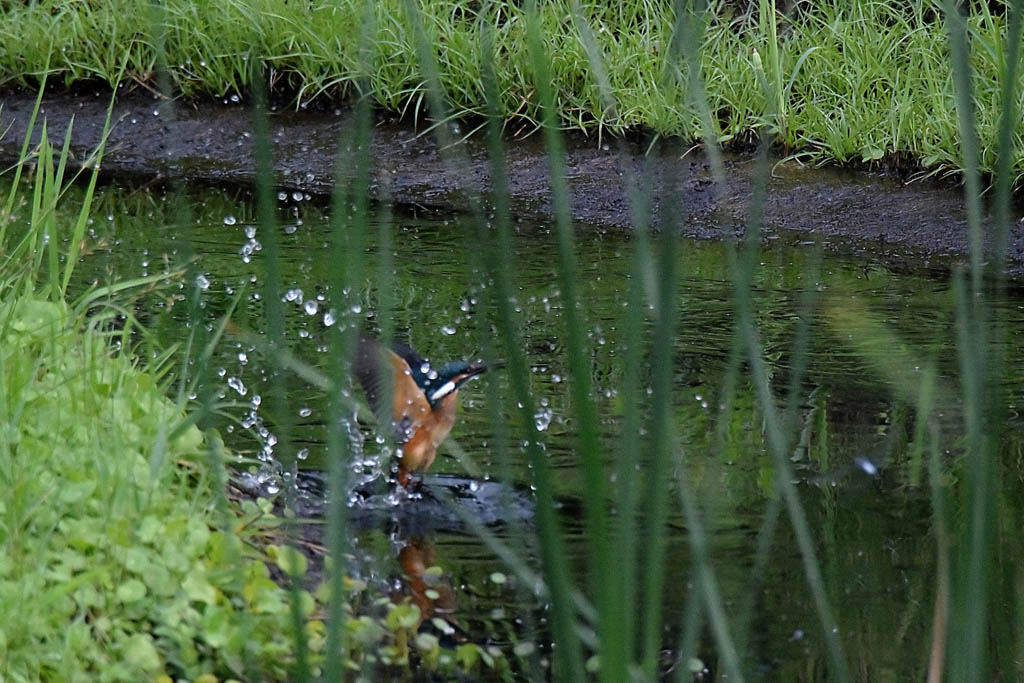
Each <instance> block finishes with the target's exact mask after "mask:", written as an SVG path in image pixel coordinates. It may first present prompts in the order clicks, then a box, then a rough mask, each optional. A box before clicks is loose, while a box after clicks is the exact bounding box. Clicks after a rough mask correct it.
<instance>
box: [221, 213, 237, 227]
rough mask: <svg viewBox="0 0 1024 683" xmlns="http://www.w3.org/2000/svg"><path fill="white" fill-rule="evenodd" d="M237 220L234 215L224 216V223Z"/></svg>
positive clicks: (227, 223)
mask: <svg viewBox="0 0 1024 683" xmlns="http://www.w3.org/2000/svg"><path fill="white" fill-rule="evenodd" d="M237 222H238V219H237V218H235V217H234V216H231V215H227V216H224V225H234V224H235V223H237Z"/></svg>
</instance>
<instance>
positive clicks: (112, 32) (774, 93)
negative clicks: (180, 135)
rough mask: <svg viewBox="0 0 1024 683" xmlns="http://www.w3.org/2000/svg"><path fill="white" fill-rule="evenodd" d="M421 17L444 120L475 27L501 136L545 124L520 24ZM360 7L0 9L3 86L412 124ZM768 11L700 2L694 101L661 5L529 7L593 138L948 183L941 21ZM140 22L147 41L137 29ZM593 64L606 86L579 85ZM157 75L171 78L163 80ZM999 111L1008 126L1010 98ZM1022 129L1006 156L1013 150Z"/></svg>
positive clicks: (405, 48) (420, 101) (990, 81)
mask: <svg viewBox="0 0 1024 683" xmlns="http://www.w3.org/2000/svg"><path fill="white" fill-rule="evenodd" d="M417 5H418V6H419V7H420V9H419V10H418V12H419V13H420V14H422V26H423V31H422V33H423V35H424V37H425V38H426V40H427V41H428V42H429V44H431V45H437V46H439V48H438V49H437V50H436V51H435V57H436V61H437V73H436V81H437V83H438V84H439V86H440V89H441V92H439V93H438V96H440V97H443V99H444V101H445V102H446V111H447V112H448V114H447V115H448V116H453V117H476V118H479V117H481V116H483V115H484V114H485V112H486V111H487V105H486V93H485V90H486V85H485V78H484V73H483V70H482V68H481V63H482V61H481V48H482V45H483V44H484V41H483V40H482V36H483V31H484V26H485V25H487V26H489V27H490V28H491V29H492V30H493V32H494V40H495V41H496V42H497V45H498V48H499V50H498V52H497V54H496V58H495V60H494V64H493V66H494V75H495V79H496V87H497V97H498V102H499V110H500V112H501V115H502V116H503V117H504V118H505V119H506V120H507V121H508V123H509V124H510V125H509V127H508V130H510V131H520V130H523V126H522V125H521V123H517V119H518V120H521V121H522V122H525V123H526V124H527V125H526V127H525V129H526V130H530V129H532V128H533V126H534V125H536V124H538V123H539V122H540V119H541V114H540V111H541V99H540V96H539V93H538V91H537V89H536V88H535V87H534V85H533V80H532V77H531V73H532V66H531V63H530V56H529V52H530V51H529V50H528V49H527V42H528V41H527V30H526V29H527V23H528V22H527V21H526V9H525V6H521V3H511V2H493V3H479V2H477V1H476V0H472V1H471V0H432V1H431V2H423V3H417ZM970 5H971V7H972V14H971V16H970V17H969V19H968V22H967V30H968V32H969V35H970V37H971V40H972V43H973V44H974V46H975V49H974V50H973V52H972V55H971V67H972V69H973V70H974V71H975V73H976V74H977V78H976V79H975V83H976V89H975V97H976V102H977V107H976V110H977V112H978V123H977V130H978V133H979V139H980V148H979V163H978V168H979V170H980V171H982V172H984V173H992V172H994V171H995V170H996V164H997V161H996V159H997V154H996V147H997V144H996V143H997V138H998V137H999V132H998V124H997V120H996V119H997V116H998V112H999V111H1000V106H999V103H1000V97H999V94H1000V91H999V87H998V82H999V79H998V76H999V75H1001V74H1002V73H1003V72H1004V71H1005V66H1006V65H1005V59H1004V53H1003V51H1002V49H1001V45H1002V44H1003V41H1004V36H1005V32H1006V19H1005V17H1004V16H1002V15H996V14H993V13H992V12H990V11H989V10H987V9H986V5H985V3H970ZM360 6H361V3H358V2H351V1H342V2H328V1H326V0H315V1H313V2H289V3H281V2H277V1H276V0H234V1H233V2H211V1H209V0H200V1H194V0H170V1H169V2H167V3H163V4H162V5H161V7H162V10H161V12H160V14H158V15H154V13H153V12H151V11H150V3H149V2H148V1H147V0H118V1H116V2H109V3H88V2H80V3H65V2H56V1H43V2H33V3H25V4H23V3H14V2H10V3H4V4H3V5H0V45H2V46H3V49H2V50H0V82H2V83H6V84H23V85H26V86H28V87H33V88H34V87H35V86H36V84H37V83H38V79H39V78H40V76H41V75H43V74H49V75H50V76H51V77H53V78H54V79H55V80H62V81H63V82H64V83H66V84H70V83H76V82H81V81H89V80H99V81H105V82H107V83H111V84H113V83H114V82H117V80H118V79H119V78H120V77H121V75H122V68H124V69H125V73H124V75H125V76H126V77H127V78H130V79H132V80H134V81H136V82H138V83H140V84H143V85H144V86H145V87H147V88H151V89H156V88H157V87H158V84H157V79H156V74H157V73H164V74H166V79H165V80H166V83H169V84H170V87H171V89H172V93H175V94H177V93H180V94H184V95H186V96H204V95H212V96H216V97H219V98H225V99H226V98H227V97H228V96H231V95H236V94H239V93H240V94H241V95H242V96H243V97H248V96H249V95H250V94H251V93H252V88H251V86H252V74H253V73H254V72H253V70H252V69H251V68H250V66H249V60H250V58H251V59H254V60H255V59H258V58H260V57H262V61H263V62H264V65H265V71H264V70H261V71H260V73H265V74H267V76H266V80H267V82H268V83H269V85H270V87H271V89H272V90H275V91H278V92H280V93H283V94H285V95H286V96H288V97H294V100H295V102H296V103H297V104H303V105H304V104H306V103H309V102H316V101H318V100H320V101H323V100H331V101H338V100H341V99H344V98H346V97H349V96H351V95H352V94H353V93H354V92H357V91H358V92H363V93H366V94H369V95H370V96H371V98H372V100H373V102H374V103H375V104H376V105H377V106H379V107H382V108H384V109H387V110H391V111H399V112H405V113H406V114H408V115H409V116H411V117H415V118H421V117H423V116H425V115H426V107H425V106H424V105H425V104H426V100H427V98H428V97H429V93H430V88H429V87H428V84H429V83H431V82H433V80H432V79H434V78H435V76H432V75H431V74H428V73H426V72H424V71H423V70H422V69H420V67H419V64H420V60H419V59H418V57H417V47H416V40H417V39H416V36H415V30H414V29H413V24H411V23H410V14H409V11H408V6H407V5H406V3H404V2H402V0H387V1H386V2H379V3H374V8H375V16H374V21H373V22H372V24H371V25H372V33H371V34H369V35H368V36H367V42H368V44H369V56H368V59H367V60H364V61H367V62H368V68H367V69H360V66H359V62H360V59H361V58H360V57H359V48H358V45H359V44H360V43H361V42H362V40H363V39H362V38H361V36H363V35H366V34H365V33H364V32H363V31H362V29H361V27H362V26H363V25H364V22H363V20H362V18H361V16H360V10H359V7H360ZM775 6H776V3H775V2H773V1H772V0H762V1H761V2H756V3H752V4H751V8H752V9H751V10H750V11H749V12H746V13H738V12H737V9H736V5H735V4H732V3H726V2H719V3H712V7H711V9H710V11H709V12H708V13H706V14H704V15H703V17H702V23H703V24H704V26H703V32H702V40H701V46H700V48H701V49H700V51H699V63H700V72H701V75H702V77H703V78H702V81H703V84H704V91H703V93H702V96H701V97H699V98H697V99H694V98H692V97H690V93H688V92H687V86H685V84H686V83H687V82H689V81H688V80H687V79H686V78H682V79H679V80H678V81H674V80H672V79H666V78H665V75H666V73H667V72H674V71H678V72H680V73H682V72H684V71H687V70H688V68H689V67H687V66H686V62H680V61H678V60H674V59H673V58H672V57H671V54H672V50H671V47H670V42H671V39H672V35H673V30H674V28H673V27H674V25H675V16H674V9H673V8H674V3H672V2H670V1H669V0H631V1H630V2H624V3H612V4H608V3H598V2H588V3H576V2H571V1H570V0H557V1H554V2H545V3H540V4H539V7H538V11H537V26H538V30H539V32H540V35H542V36H543V40H544V44H545V46H546V48H547V49H548V53H549V54H550V55H552V57H551V63H550V73H551V83H552V85H553V86H554V87H553V92H552V96H553V98H554V102H555V107H556V108H557V120H558V121H559V124H560V125H561V126H564V127H569V128H577V129H582V130H587V131H592V132H597V133H598V134H601V133H602V132H621V131H624V130H628V129H636V128H640V129H644V130H648V131H652V132H654V133H656V134H659V135H676V136H681V137H682V138H684V139H688V140H693V139H698V138H700V137H701V136H702V135H703V134H704V132H705V127H706V126H708V125H710V126H712V127H713V129H714V131H713V133H714V135H713V137H714V138H715V139H717V140H718V141H720V142H726V143H728V142H730V141H732V142H737V143H742V144H749V143H750V142H752V141H755V140H756V139H757V136H758V134H759V132H760V131H762V130H766V131H768V132H769V133H770V135H771V141H772V143H773V145H774V147H775V148H776V149H777V150H778V151H782V152H784V153H791V154H797V155H799V156H800V158H803V159H805V160H808V161H813V162H823V161H838V162H853V163H872V162H877V161H879V160H880V159H884V158H888V159H890V160H906V159H907V158H910V159H913V160H914V162H917V163H919V164H920V165H921V167H922V168H924V169H927V170H928V171H929V172H944V171H951V170H952V171H955V170H960V169H961V168H963V164H962V162H961V157H960V154H959V151H958V140H959V137H958V136H959V133H958V125H957V115H956V105H955V96H954V88H953V78H952V70H951V68H950V64H951V62H950V59H949V48H948V43H947V37H946V32H945V30H944V28H943V23H942V13H941V9H940V7H939V5H938V3H935V2H930V1H927V0H917V1H916V2H912V3H896V2H881V1H879V0H857V1H855V2H849V3H832V2H822V1H820V0H812V1H811V2H805V3H800V4H799V7H798V9H797V10H795V11H793V12H791V13H790V16H788V17H785V16H782V15H781V14H780V13H778V12H777V11H775ZM574 8H575V9H574ZM154 21H157V22H159V24H160V26H161V30H159V31H152V30H151V26H152V22H154ZM584 25H585V28H584ZM588 43H589V45H588ZM595 57H598V58H599V59H600V60H601V62H602V63H603V70H597V69H594V68H593V64H594V59H595ZM160 64H166V65H167V70H166V71H162V70H158V66H159V65H160ZM362 73H365V76H361V75H360V74H362ZM1020 78H1021V75H1020V73H1019V71H1018V72H1017V74H1016V79H1017V80H1019V79H1020ZM677 83H679V84H684V85H682V86H681V87H676V86H677ZM765 85H767V86H768V87H767V88H765V87H764V86H765ZM1021 90H1022V89H1021V88H1017V92H1018V93H1019V92H1020V91H1021ZM1013 102H1014V105H1013V106H1014V110H1017V111H1019V109H1020V95H1019V94H1018V96H1017V97H1016V98H1015V99H1014V100H1013ZM769 104H770V105H771V106H768V105H769ZM702 110H703V111H702ZM768 111H772V112H773V113H772V114H771V115H767V114H766V112H768ZM1017 119H1018V120H1017V124H1016V126H1015V127H1014V135H1013V138H1014V139H1017V138H1019V137H1020V135H1021V133H1022V132H1024V122H1022V121H1020V120H1019V117H1017ZM702 122H703V123H702ZM1003 139H1004V140H1005V139H1007V138H1006V137H1005V136H1004V138H1003ZM1009 168H1010V169H1011V170H1012V174H1013V177H1014V178H1015V179H1016V178H1019V177H1020V174H1021V172H1022V170H1024V155H1022V153H1021V151H1020V150H1019V149H1018V150H1016V151H1014V152H1013V154H1012V159H1011V160H1010V161H1009ZM1015 184H1016V183H1015Z"/></svg>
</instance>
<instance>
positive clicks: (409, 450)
mask: <svg viewBox="0 0 1024 683" xmlns="http://www.w3.org/2000/svg"><path fill="white" fill-rule="evenodd" d="M494 365H497V363H495V364H494ZM487 368H488V366H487V365H486V364H485V363H482V362H477V363H467V362H466V361H453V362H451V363H447V364H446V365H444V366H443V367H441V368H440V369H437V370H435V369H434V368H433V367H432V366H431V365H430V363H429V362H428V361H427V360H425V359H424V358H423V357H422V356H420V355H419V354H418V353H416V352H415V351H413V350H412V349H411V348H409V347H408V346H406V345H405V344H402V343H400V342H393V343H392V344H391V348H386V347H385V346H384V345H382V344H381V343H380V342H378V341H377V340H375V339H373V338H372V337H370V336H369V335H367V334H365V333H360V334H359V343H358V346H357V348H356V355H355V360H354V362H353V370H354V372H355V375H356V377H357V379H358V380H359V383H360V384H361V385H362V387H363V391H364V392H365V393H366V399H367V401H368V402H369V403H370V407H371V408H372V409H373V412H374V413H375V414H376V415H377V418H378V420H390V421H391V423H392V425H393V427H394V436H395V443H397V444H398V445H399V446H400V448H401V454H400V456H399V462H398V482H399V483H400V484H401V485H402V486H404V487H406V488H409V485H410V484H411V483H412V481H413V477H412V475H413V473H416V472H423V471H426V470H427V468H429V467H430V466H431V465H432V464H433V463H434V458H436V457H437V448H438V446H440V445H441V443H442V442H443V441H444V440H445V438H446V437H447V436H448V433H449V432H451V431H452V426H453V425H454V424H455V416H456V414H457V413H458V406H459V389H460V388H461V387H462V385H463V384H465V383H466V382H468V381H469V380H471V379H473V378H474V377H478V376H479V375H481V374H482V373H484V372H486V371H487ZM386 383H390V387H391V390H390V393H391V399H392V400H391V411H390V412H391V414H390V415H389V414H388V410H387V406H386V405H384V401H385V400H386V397H387V395H388V393H387V390H386V387H387V386H388V385H387V384H386ZM380 424H384V423H383V422H380Z"/></svg>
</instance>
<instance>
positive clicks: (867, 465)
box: [853, 456, 878, 477]
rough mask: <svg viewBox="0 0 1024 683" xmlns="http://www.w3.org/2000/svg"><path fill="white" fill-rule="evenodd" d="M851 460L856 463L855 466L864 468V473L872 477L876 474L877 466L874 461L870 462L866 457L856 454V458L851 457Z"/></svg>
mask: <svg viewBox="0 0 1024 683" xmlns="http://www.w3.org/2000/svg"><path fill="white" fill-rule="evenodd" d="M853 461H854V462H855V463H857V467H859V468H861V469H862V470H864V472H865V473H867V474H869V475H871V476H872V477H873V476H875V475H876V474H878V468H877V467H875V463H873V462H871V461H870V460H868V459H867V458H865V457H862V456H857V457H856V458H854V459H853Z"/></svg>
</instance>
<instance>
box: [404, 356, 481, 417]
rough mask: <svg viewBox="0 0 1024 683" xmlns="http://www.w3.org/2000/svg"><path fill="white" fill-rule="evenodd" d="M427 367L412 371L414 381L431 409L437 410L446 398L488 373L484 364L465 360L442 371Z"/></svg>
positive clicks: (458, 361) (448, 365)
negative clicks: (478, 376)
mask: <svg viewBox="0 0 1024 683" xmlns="http://www.w3.org/2000/svg"><path fill="white" fill-rule="evenodd" d="M424 365H425V366H426V367H420V368H414V369H412V376H413V379H414V380H416V384H417V385H419V387H420V389H422V390H423V393H424V395H426V397H427V402H428V403H430V407H431V408H436V407H437V406H438V404H439V403H440V402H441V400H442V399H444V397H445V396H450V395H451V394H452V393H454V392H456V391H458V389H459V387H461V386H462V385H463V384H465V383H466V382H468V381H469V380H471V379H473V378H474V377H476V376H477V375H480V374H482V373H484V372H486V371H487V365H485V364H484V363H467V362H466V361H463V360H457V361H452V362H451V363H448V364H447V365H445V366H444V367H442V368H441V369H440V370H436V371H435V370H433V369H432V368H430V367H429V365H428V364H424Z"/></svg>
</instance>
